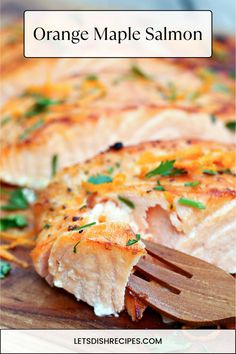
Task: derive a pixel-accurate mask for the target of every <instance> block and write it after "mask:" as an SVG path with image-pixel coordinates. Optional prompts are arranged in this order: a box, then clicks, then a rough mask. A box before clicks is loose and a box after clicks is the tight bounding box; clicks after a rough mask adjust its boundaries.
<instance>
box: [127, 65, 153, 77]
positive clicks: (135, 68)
mask: <svg viewBox="0 0 236 354" xmlns="http://www.w3.org/2000/svg"><path fill="white" fill-rule="evenodd" d="M130 71H131V75H132V76H134V77H138V78H141V79H145V80H151V77H150V75H148V74H146V73H145V72H144V71H143V70H142V69H141V68H140V67H139V66H137V65H135V64H134V65H132V67H131V70H130Z"/></svg>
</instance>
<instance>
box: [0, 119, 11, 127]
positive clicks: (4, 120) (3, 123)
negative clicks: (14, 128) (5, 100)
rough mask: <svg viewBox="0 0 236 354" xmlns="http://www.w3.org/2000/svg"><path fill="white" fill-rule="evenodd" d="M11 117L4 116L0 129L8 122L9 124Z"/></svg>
mask: <svg viewBox="0 0 236 354" xmlns="http://www.w3.org/2000/svg"><path fill="white" fill-rule="evenodd" d="M10 120H11V117H10V116H6V117H4V118H3V119H2V120H1V124H0V125H1V127H3V126H4V125H5V124H7V123H8V122H10Z"/></svg>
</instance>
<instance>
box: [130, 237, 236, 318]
mask: <svg viewBox="0 0 236 354" xmlns="http://www.w3.org/2000/svg"><path fill="white" fill-rule="evenodd" d="M144 243H145V245H146V250H147V252H148V255H147V256H145V257H143V258H142V259H141V260H140V261H139V262H138V264H137V265H136V266H135V270H136V271H137V272H135V273H134V274H132V275H131V276H130V278H129V282H128V290H129V291H130V292H131V293H133V294H135V295H136V296H137V297H138V298H140V299H141V300H142V301H143V302H144V303H145V304H147V305H149V306H151V307H152V308H154V309H155V310H157V311H158V312H160V313H162V314H164V315H167V316H168V317H170V318H173V319H175V320H178V321H180V322H184V323H186V324H191V325H210V324H211V325H212V324H219V323H224V322H228V321H233V320H234V319H235V279H234V278H233V276H231V275H230V274H228V273H226V272H225V271H223V270H222V269H220V268H218V267H216V266H214V265H212V264H209V263H207V262H205V261H202V260H200V259H198V258H195V257H192V256H188V255H186V254H184V253H182V252H179V251H176V250H173V249H170V248H167V247H165V246H162V245H159V244H154V243H152V242H150V241H144ZM140 275H141V276H142V277H140Z"/></svg>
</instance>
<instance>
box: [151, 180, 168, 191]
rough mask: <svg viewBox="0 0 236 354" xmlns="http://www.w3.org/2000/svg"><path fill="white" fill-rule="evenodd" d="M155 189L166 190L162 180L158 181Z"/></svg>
mask: <svg viewBox="0 0 236 354" xmlns="http://www.w3.org/2000/svg"><path fill="white" fill-rule="evenodd" d="M153 189H154V191H165V188H164V187H163V186H162V185H161V183H160V181H157V186H156V187H154V188H153Z"/></svg>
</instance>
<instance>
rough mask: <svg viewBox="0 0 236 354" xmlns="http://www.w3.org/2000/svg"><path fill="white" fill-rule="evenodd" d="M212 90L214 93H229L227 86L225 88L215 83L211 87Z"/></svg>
mask: <svg viewBox="0 0 236 354" xmlns="http://www.w3.org/2000/svg"><path fill="white" fill-rule="evenodd" d="M213 90H214V91H216V92H225V93H228V92H229V88H228V87H227V86H225V85H224V84H221V83H216V84H214V85H213Z"/></svg>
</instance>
